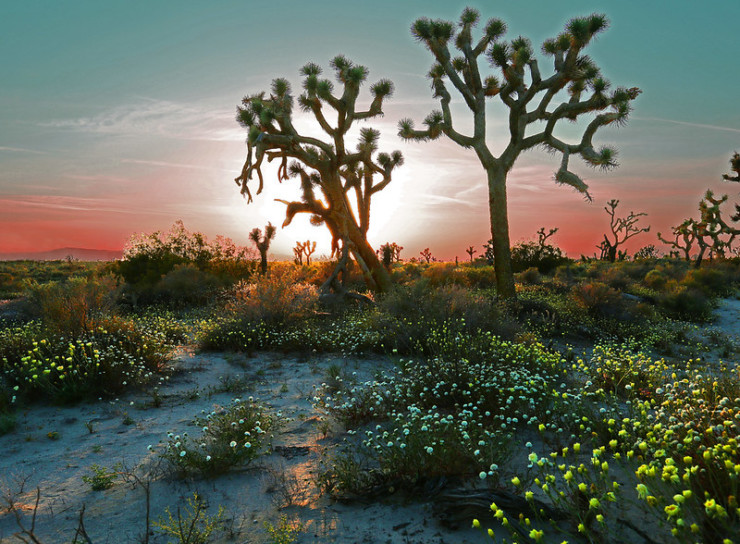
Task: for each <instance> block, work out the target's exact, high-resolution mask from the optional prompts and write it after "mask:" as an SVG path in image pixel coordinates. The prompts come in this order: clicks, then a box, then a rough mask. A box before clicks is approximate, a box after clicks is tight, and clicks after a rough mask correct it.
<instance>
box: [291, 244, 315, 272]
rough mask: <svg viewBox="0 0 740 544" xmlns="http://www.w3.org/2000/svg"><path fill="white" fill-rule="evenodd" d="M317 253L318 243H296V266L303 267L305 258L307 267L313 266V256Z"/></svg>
mask: <svg viewBox="0 0 740 544" xmlns="http://www.w3.org/2000/svg"><path fill="white" fill-rule="evenodd" d="M315 251H316V242H313V243H312V242H311V241H310V240H306V241H305V242H296V243H295V247H294V248H293V255H295V264H298V265H302V264H303V257H305V258H306V266H308V265H310V264H311V255H313V253H314V252H315Z"/></svg>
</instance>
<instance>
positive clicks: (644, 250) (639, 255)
mask: <svg viewBox="0 0 740 544" xmlns="http://www.w3.org/2000/svg"><path fill="white" fill-rule="evenodd" d="M659 257H660V253H659V252H658V250H657V248H656V247H655V245H654V244H649V245H647V246H643V247H641V248H640V249H638V250H637V251H636V252H635V260H636V261H644V260H647V259H657V258H659Z"/></svg>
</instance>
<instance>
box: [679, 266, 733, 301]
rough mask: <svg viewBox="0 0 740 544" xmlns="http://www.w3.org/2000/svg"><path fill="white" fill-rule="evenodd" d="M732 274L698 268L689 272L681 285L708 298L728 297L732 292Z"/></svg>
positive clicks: (724, 271)
mask: <svg viewBox="0 0 740 544" xmlns="http://www.w3.org/2000/svg"><path fill="white" fill-rule="evenodd" d="M733 280H734V281H736V279H735V277H734V275H733V274H732V272H730V271H729V270H727V269H720V268H697V269H692V270H689V271H688V272H687V273H686V276H685V277H684V278H683V280H681V284H682V285H684V286H685V287H686V288H687V289H689V290H696V291H701V292H702V293H704V294H705V295H706V296H708V297H716V296H720V295H727V294H729V293H731V292H732V288H733Z"/></svg>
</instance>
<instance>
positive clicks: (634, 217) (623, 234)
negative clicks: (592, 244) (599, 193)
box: [597, 199, 650, 263]
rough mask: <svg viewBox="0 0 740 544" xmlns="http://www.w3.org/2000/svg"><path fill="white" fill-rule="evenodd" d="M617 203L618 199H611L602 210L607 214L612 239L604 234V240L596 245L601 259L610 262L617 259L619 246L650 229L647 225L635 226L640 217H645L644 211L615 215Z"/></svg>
mask: <svg viewBox="0 0 740 544" xmlns="http://www.w3.org/2000/svg"><path fill="white" fill-rule="evenodd" d="M618 205H619V200H615V199H612V200H610V201H609V202H607V203H606V206H604V210H605V211H606V213H607V214H608V215H609V229H610V230H611V235H612V237H613V238H614V239H613V240H610V239H609V236H608V235H607V234H604V241H603V242H601V244H600V245H598V246H597V247H598V248H599V249H600V250H601V259H602V260H608V261H609V262H611V263H613V262H614V261H616V260H617V255H618V254H619V253H618V252H617V250H618V248H619V246H621V245H622V244H624V243H625V242H626V241H627V240H629V239H630V238H634V237H635V236H637V235H638V234H641V233H643V232H649V231H650V227H649V226H647V227H642V228H640V227H638V226H637V222H638V221H639V220H640V217H646V216H647V214H646V213H635V212H630V213H629V215H628V216H627V217H617V215H616V209H617V206H618ZM622 255H624V256H626V253H622ZM620 260H621V259H620Z"/></svg>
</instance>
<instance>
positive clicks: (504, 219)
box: [486, 167, 516, 299]
mask: <svg viewBox="0 0 740 544" xmlns="http://www.w3.org/2000/svg"><path fill="white" fill-rule="evenodd" d="M486 171H487V173H488V208H489V211H490V214H491V238H492V240H493V269H494V272H495V273H496V292H497V293H498V296H499V298H501V299H513V298H516V289H515V288H514V273H513V272H512V270H511V244H510V243H509V212H508V204H507V202H506V171H505V170H503V168H501V167H491V168H487V169H486Z"/></svg>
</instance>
